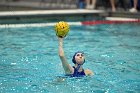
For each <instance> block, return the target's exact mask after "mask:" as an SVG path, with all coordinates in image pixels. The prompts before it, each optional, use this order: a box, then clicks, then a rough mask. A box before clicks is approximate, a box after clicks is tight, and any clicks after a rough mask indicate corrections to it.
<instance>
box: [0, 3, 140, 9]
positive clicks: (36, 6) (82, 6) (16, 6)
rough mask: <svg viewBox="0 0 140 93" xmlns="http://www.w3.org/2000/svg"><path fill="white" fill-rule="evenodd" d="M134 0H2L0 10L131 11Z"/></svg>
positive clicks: (139, 4) (138, 4)
mask: <svg viewBox="0 0 140 93" xmlns="http://www.w3.org/2000/svg"><path fill="white" fill-rule="evenodd" d="M134 1H135V0H0V11H13V10H36V9H45V10H46V9H49V10H50V9H79V8H80V9H101V10H107V11H116V10H117V11H130V10H129V9H131V8H133V7H134ZM136 1H137V0H136ZM94 2H95V3H94ZM90 5H91V7H90ZM114 6H115V9H114ZM139 6H140V0H138V1H137V10H139V9H140V7H139Z"/></svg>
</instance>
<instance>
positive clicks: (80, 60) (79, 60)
mask: <svg viewBox="0 0 140 93" xmlns="http://www.w3.org/2000/svg"><path fill="white" fill-rule="evenodd" d="M84 59H85V57H84V54H83V53H77V54H76V55H75V60H76V62H77V63H78V64H83V62H84Z"/></svg>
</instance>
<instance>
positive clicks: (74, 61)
mask: <svg viewBox="0 0 140 93" xmlns="http://www.w3.org/2000/svg"><path fill="white" fill-rule="evenodd" d="M77 53H82V54H84V52H82V51H78V52H75V54H74V55H73V57H72V62H73V63H74V64H76V60H75V56H76V54H77ZM84 63H85V59H84V62H83V64H84Z"/></svg>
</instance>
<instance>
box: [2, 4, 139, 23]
mask: <svg viewBox="0 0 140 93" xmlns="http://www.w3.org/2000/svg"><path fill="white" fill-rule="evenodd" d="M4 4H8V5H11V6H15V5H16V6H17V5H18V6H22V5H25V6H30V7H32V8H36V9H35V10H24V11H23V10H22V11H0V24H12V23H32V22H35V23H36V22H41V21H42V22H44V20H47V21H48V20H52V19H54V20H67V19H68V18H69V17H71V18H74V19H79V20H81V18H85V19H86V18H88V19H89V17H90V18H93V17H121V18H122V17H124V18H137V19H140V12H138V13H130V12H128V11H123V12H121V11H118V12H111V11H105V10H88V9H76V8H74V6H73V8H72V9H71V8H69V9H66V8H65V9H58V10H52V9H51V10H46V9H45V8H44V9H39V8H38V7H39V5H40V3H33V4H27V3H26V4H25V2H22V3H21V2H20V3H19V2H14V3H5V2H3V3H2V2H1V3H0V5H4ZM46 6H47V5H46Z"/></svg>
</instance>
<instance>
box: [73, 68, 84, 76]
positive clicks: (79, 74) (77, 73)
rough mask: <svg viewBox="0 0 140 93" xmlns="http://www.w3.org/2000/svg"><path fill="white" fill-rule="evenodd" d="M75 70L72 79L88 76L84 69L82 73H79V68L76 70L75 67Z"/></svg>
mask: <svg viewBox="0 0 140 93" xmlns="http://www.w3.org/2000/svg"><path fill="white" fill-rule="evenodd" d="M73 68H74V73H73V74H72V75H71V76H72V77H83V76H85V75H86V74H85V72H84V69H82V71H81V72H78V70H77V68H75V67H74V66H73Z"/></svg>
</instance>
